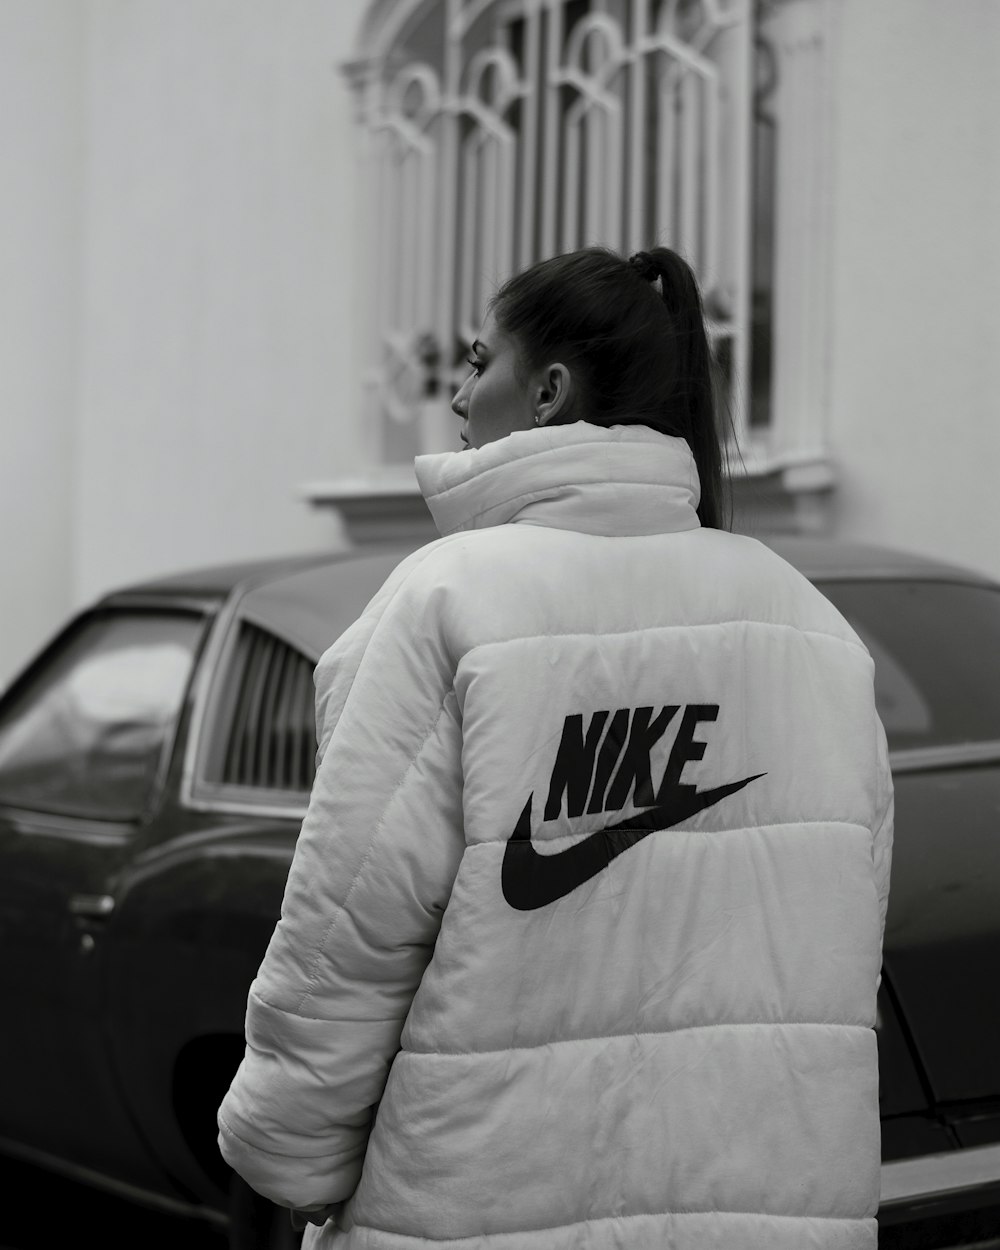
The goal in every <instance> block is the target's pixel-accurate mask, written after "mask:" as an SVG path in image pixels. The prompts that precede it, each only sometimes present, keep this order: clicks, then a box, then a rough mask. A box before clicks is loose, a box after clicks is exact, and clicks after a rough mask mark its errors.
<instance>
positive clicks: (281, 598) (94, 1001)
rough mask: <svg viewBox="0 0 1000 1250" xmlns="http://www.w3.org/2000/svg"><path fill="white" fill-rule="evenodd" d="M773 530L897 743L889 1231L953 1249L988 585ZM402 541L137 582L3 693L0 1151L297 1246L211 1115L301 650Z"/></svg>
mask: <svg viewBox="0 0 1000 1250" xmlns="http://www.w3.org/2000/svg"><path fill="white" fill-rule="evenodd" d="M767 541H768V542H769V543H770V545H771V546H773V547H774V548H775V550H777V551H778V553H779V554H780V555H782V556H784V557H785V558H786V559H788V560H789V561H790V562H791V563H792V564H794V565H795V566H796V567H797V568H798V569H799V570H800V571H801V572H802V573H803V574H805V575H806V576H807V577H809V578H810V579H811V580H812V581H813V582H814V583H815V584H816V585H817V586H818V587H819V588H820V590H821V591H822V592H823V593H824V594H825V595H827V596H828V597H829V598H830V599H831V600H832V601H833V602H834V603H835V604H836V605H837V607H838V608H840V610H841V611H842V612H843V613H844V615H845V616H846V617H847V618H848V619H849V620H850V621H851V623H852V624H853V625H854V627H855V629H856V630H857V631H858V633H859V634H860V635H861V637H862V638H863V639H864V641H865V643H866V644H867V646H868V647H869V649H870V650H871V653H872V655H873V657H874V660H875V681H876V701H877V704H878V707H879V711H880V714H881V716H882V720H883V723H884V725H885V728H886V733H887V737H888V742H889V746H890V759H891V764H892V769H893V774H894V778H895V786H896V841H895V851H894V860H893V874H892V889H891V894H890V903H889V914H888V920H887V926H886V935H885V951H884V966H883V978H882V983H881V988H880V991H879V996H878V1022H877V1036H878V1043H879V1062H880V1110H881V1120H882V1151H883V1168H882V1205H881V1208H880V1212H879V1220H880V1226H881V1239H882V1240H881V1244H882V1245H883V1246H889V1245H894V1244H895V1245H909V1244H911V1242H910V1241H909V1240H908V1239H909V1238H910V1236H911V1235H912V1233H913V1230H914V1229H915V1228H916V1227H917V1226H919V1228H920V1230H921V1237H922V1238H924V1239H923V1240H921V1241H920V1244H921V1245H950V1244H957V1240H956V1239H957V1238H959V1237H962V1238H966V1237H968V1236H973V1235H979V1234H981V1235H987V1234H988V1233H989V1232H991V1231H995V1230H996V1229H998V1228H1000V1044H998V1041H1000V1027H998V1025H1000V1019H998V1016H1000V1012H998V1007H997V993H996V980H995V978H996V976H997V970H998V968H1000V836H998V835H1000V828H998V825H1000V681H998V677H1000V658H998V657H1000V585H998V584H996V583H995V582H993V581H991V580H990V579H989V578H986V577H984V576H981V575H979V574H976V573H972V572H969V571H967V570H964V569H960V568H957V567H955V566H953V565H950V564H946V563H943V562H940V561H935V560H929V559H925V558H922V557H918V556H913V555H907V554H903V553H899V552H894V551H888V550H885V549H881V548H874V547H866V546H861V545H851V544H846V543H841V542H836V541H834V540H829V539H819V538H812V539H809V538H791V537H786V538H772V539H768V540H767ZM411 549H412V547H411V546H394V547H385V548H375V549H371V550H356V551H351V552H339V553H330V554H317V555H311V556H290V557H288V558H283V559H275V560H267V561H256V562H248V563H243V564H239V565H227V566H225V567H216V568H207V569H200V570H194V571H191V572H187V573H182V574H178V575H175V576H169V577H161V578H157V579H155V580H150V581H145V582H141V583H136V584H134V585H130V586H128V587H125V588H123V589H120V590H117V591H115V592H113V593H110V594H107V595H105V596H103V597H102V598H101V599H100V600H99V601H97V602H96V603H94V604H93V605H92V606H90V607H88V608H87V609H86V610H85V611H83V612H81V613H79V614H78V615H76V616H75V617H74V618H73V619H72V620H70V621H69V622H68V624H67V625H66V626H65V628H64V629H62V630H61V631H60V632H59V633H58V635H57V636H56V637H55V638H54V639H53V640H52V641H51V642H49V643H48V644H47V645H46V646H44V647H43V648H42V650H41V651H40V653H39V654H38V655H37V657H36V658H35V659H34V660H32V661H31V662H30V663H29V664H28V665H27V666H26V668H25V669H24V670H23V671H22V672H21V673H20V674H19V675H18V676H17V677H16V678H15V679H14V680H13V681H12V682H11V683H10V684H9V686H8V687H7V688H6V690H5V691H4V692H3V694H2V696H0V933H2V938H3V945H2V948H0V949H2V952H3V954H2V957H0V991H2V994H3V998H4V1002H5V1004H6V1011H5V1024H4V1033H3V1036H4V1058H5V1062H4V1063H3V1065H2V1066H0V1152H6V1153H7V1154H10V1155H13V1156H16V1157H19V1158H22V1159H27V1160H29V1161H32V1162H34V1163H37V1164H41V1165H42V1166H45V1167H49V1168H52V1169H55V1170H57V1171H63V1172H65V1173H68V1174H69V1175H72V1176H75V1177H77V1178H84V1179H87V1180H89V1181H91V1182H92V1183H93V1184H95V1185H102V1186H105V1187H109V1188H112V1189H115V1190H116V1191H117V1192H119V1193H127V1194H131V1195H133V1196H137V1197H142V1198H143V1199H144V1200H146V1201H149V1202H153V1203H157V1204H159V1205H161V1206H163V1207H165V1208H166V1209H171V1210H176V1211H178V1212H185V1213H192V1212H196V1213H197V1214H199V1215H201V1216H203V1217H204V1218H206V1219H208V1220H211V1221H213V1222H215V1223H216V1224H218V1225H219V1226H220V1227H225V1228H228V1229H229V1236H230V1244H231V1245H233V1246H234V1247H239V1246H245V1245H249V1244H255V1245H261V1244H264V1245H271V1246H274V1247H277V1246H281V1245H289V1244H293V1241H292V1239H293V1237H294V1234H293V1233H292V1231H291V1227H290V1222H289V1221H288V1218H287V1213H286V1212H284V1211H281V1210H279V1209H278V1208H274V1207H272V1206H270V1204H268V1203H266V1202H265V1201H264V1200H263V1199H260V1198H258V1197H257V1196H256V1195H254V1194H253V1193H252V1192H251V1191H250V1190H249V1189H248V1187H247V1186H245V1184H243V1183H242V1182H241V1181H240V1180H239V1178H237V1177H235V1176H234V1174H233V1173H231V1172H230V1170H229V1169H228V1168H227V1167H226V1165H225V1164H224V1162H223V1161H222V1159H221V1157H220V1156H219V1153H218V1149H217V1146H216V1125H215V1112H216V1108H217V1106H218V1104H219V1102H220V1101H221V1098H222V1095H223V1094H224V1092H225V1090H226V1089H227V1088H228V1085H229V1082H230V1080H231V1078H232V1076H233V1073H234V1072H235V1070H236V1067H237V1065H238V1064H239V1061H240V1059H241V1057H242V1054H243V1048H244V1039H243V1022H244V1013H245V1007H246V997H247V990H248V988H249V985H250V982H251V980H252V978H253V976H254V975H255V973H256V970H257V967H258V965H259V963H260V960H261V957H262V955H263V952H264V950H265V947H266V945H267V942H268V939H269V937H270V934H271V931H272V929H273V927H274V924H275V921H276V919H277V917H278V913H279V909H280V903H281V897H282V892H283V888H284V882H285V877H286V875H287V871H288V866H289V863H290V860H291V855H292V851H293V848H294V844H295V839H296V836H297V834H298V831H299V827H300V824H301V820H302V817H303V815H304V812H305V809H306V805H307V802H308V798H309V792H310V788H311V785H312V780H313V776H314V771H315V762H316V761H315V755H316V736H315V722H314V709H313V683H312V675H313V669H314V667H315V664H316V662H317V660H318V659H319V657H320V655H321V654H322V652H323V651H324V650H326V648H327V647H328V646H329V645H330V643H331V642H332V641H333V640H334V639H335V638H336V637H337V636H338V635H339V634H340V633H341V632H342V631H343V630H344V629H345V628H346V627H347V626H348V625H349V624H351V622H352V621H354V620H355V619H356V617H357V616H358V615H359V614H360V612H361V611H362V609H363V607H364V605H365V604H366V603H367V601H368V600H369V598H370V597H371V596H372V595H373V594H374V593H375V591H376V590H377V588H378V587H379V586H380V585H381V584H382V582H383V581H384V580H385V578H386V577H387V576H388V574H389V572H390V571H391V570H392V569H393V568H394V567H395V565H396V564H397V563H398V562H399V560H400V559H402V558H403V556H405V555H406V554H407V553H408V552H409V550H411ZM970 1230H971V1231H970ZM935 1238H937V1240H935ZM949 1238H950V1239H951V1240H949Z"/></svg>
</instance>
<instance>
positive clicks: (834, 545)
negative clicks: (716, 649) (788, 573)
mask: <svg viewBox="0 0 1000 1250" xmlns="http://www.w3.org/2000/svg"><path fill="white" fill-rule="evenodd" d="M757 537H759V538H760V541H761V542H763V543H766V544H767V545H768V546H769V547H770V548H771V549H772V550H773V551H775V552H777V554H778V555H779V556H781V557H782V558H783V559H785V560H787V561H788V563H789V564H792V565H794V566H795V568H797V569H798V570H799V572H800V573H802V574H804V575H805V576H806V577H808V578H811V579H815V580H818V581H832V580H834V579H840V578H845V577H850V578H862V579H865V578H878V579H881V578H884V577H927V578H932V579H934V580H942V581H958V582H975V583H977V584H985V585H989V584H992V582H991V579H990V578H989V577H987V576H986V574H984V573H980V572H976V571H975V570H974V569H970V568H964V567H963V566H961V565H959V564H955V563H954V562H952V561H949V560H941V559H938V558H937V557H935V556H926V555H919V554H918V553H916V552H912V551H901V550H899V549H897V548H893V547H879V546H874V545H871V544H868V543H858V542H847V541H845V540H842V539H836V538H822V537H818V536H817V537H813V536H800V535H792V534H760V535H757Z"/></svg>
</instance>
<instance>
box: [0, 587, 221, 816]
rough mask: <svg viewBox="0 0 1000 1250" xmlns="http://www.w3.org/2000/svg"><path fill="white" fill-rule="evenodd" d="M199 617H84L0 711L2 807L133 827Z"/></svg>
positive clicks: (167, 736)
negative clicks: (129, 822) (52, 813)
mask: <svg viewBox="0 0 1000 1250" xmlns="http://www.w3.org/2000/svg"><path fill="white" fill-rule="evenodd" d="M203 630H204V618H203V617H201V616H198V615H196V614H194V613H186V612H185V613H181V612H176V613H175V612H169V613H168V612H162V613H161V612H151V611H142V612H140V611H135V612H128V611H113V612H112V611H107V612H94V613H90V614H88V615H87V616H85V617H82V618H81V620H80V621H79V623H78V624H77V626H76V627H75V628H72V629H71V630H70V631H69V632H68V633H67V634H64V635H63V636H62V637H61V638H60V639H59V640H58V641H57V642H56V643H55V644H54V646H53V648H52V649H51V651H50V652H48V653H47V654H46V655H45V656H44V657H43V658H42V660H41V661H40V663H39V664H38V665H37V666H36V667H34V668H33V669H31V670H29V671H28V673H27V674H26V675H25V677H24V678H23V679H22V680H21V681H19V682H18V683H17V685H16V686H14V687H13V688H12V689H11V691H10V694H9V697H8V699H7V700H6V701H5V703H4V705H3V707H2V708H0V802H3V803H9V804H12V805H14V806H17V807H25V808H28V809H30V810H33V811H43V812H55V813H59V814H63V815H71V816H81V817H88V818H91V819H101V820H123V821H125V820H135V819H137V818H138V817H139V816H140V815H141V814H142V812H143V811H144V809H145V807H146V804H147V802H148V800H149V798H150V795H151V792H152V789H153V786H154V784H155V782H156V777H157V773H158V771H159V766H160V762H161V760H162V757H163V752H164V748H165V747H166V746H167V744H168V742H170V741H171V740H172V738H173V734H174V730H175V728H176V724H177V719H178V716H179V713H180V710H181V707H182V704H183V701H184V694H185V691H186V689H187V684H188V681H189V679H190V676H191V671H192V669H193V667H194V659H195V655H196V653H197V649H198V644H199V641H200V639H201V636H202V633H203Z"/></svg>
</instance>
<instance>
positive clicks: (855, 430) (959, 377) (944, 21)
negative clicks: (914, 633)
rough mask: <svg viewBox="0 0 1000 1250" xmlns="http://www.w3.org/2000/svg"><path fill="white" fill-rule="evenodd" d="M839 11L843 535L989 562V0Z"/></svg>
mask: <svg viewBox="0 0 1000 1250" xmlns="http://www.w3.org/2000/svg"><path fill="white" fill-rule="evenodd" d="M840 8H841V16H842V28H841V46H840V49H839V57H838V62H837V63H838V65H839V73H840V81H839V82H838V83H837V84H836V86H835V109H836V119H837V121H836V129H837V156H836V168H835V169H834V171H833V180H832V182H833V187H834V197H835V199H834V205H833V219H834V223H835V237H834V247H835V257H834V264H833V273H834V275H835V276H834V296H833V318H832V324H833V334H832V337H831V343H830V352H831V358H830V363H831V379H832V403H831V423H830V437H831V442H832V451H833V454H834V456H835V458H836V459H837V460H838V462H839V466H840V473H841V485H840V488H839V490H838V493H837V498H836V501H835V508H836V513H837V525H836V528H837V532H838V533H839V534H840V535H844V536H850V537H854V538H859V539H866V540H876V541H882V542H885V543H889V544H892V545H895V546H899V547H903V548H908V549H912V550H918V551H925V552H929V553H932V554H936V555H939V556H944V557H947V558H950V559H953V560H955V561H957V562H959V563H962V564H967V565H972V566H974V567H979V568H982V569H984V570H986V571H988V572H991V573H992V574H994V575H996V576H1000V541H998V539H1000V490H998V482H1000V383H998V371H997V367H998V363H1000V126H998V124H997V118H998V117H1000V72H998V71H1000V4H997V3H996V0H950V2H949V3H948V4H943V3H941V2H940V0H879V2H878V3H877V4H873V3H872V0H840Z"/></svg>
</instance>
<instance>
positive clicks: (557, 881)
mask: <svg viewBox="0 0 1000 1250" xmlns="http://www.w3.org/2000/svg"><path fill="white" fill-rule="evenodd" d="M417 474H418V478H419V481H420V485H421V488H422V490H423V492H424V494H425V496H426V498H427V501H428V503H429V505H430V507H431V509H432V511H433V513H434V516H435V519H436V521H437V523H438V526H439V528H440V529H441V531H442V533H443V534H444V535H445V537H444V538H442V539H440V540H438V541H437V542H434V543H431V544H429V545H428V546H426V547H424V548H422V549H421V550H420V551H418V552H416V553H415V554H414V555H413V556H411V557H409V558H408V559H407V560H405V561H404V562H403V564H402V565H401V566H400V567H399V568H398V569H397V570H396V571H395V572H394V573H393V575H392V576H391V577H390V578H389V580H388V582H387V583H386V585H385V586H384V587H383V589H382V590H381V591H380V592H379V593H378V594H377V595H376V597H375V598H374V599H373V601H372V602H371V604H370V605H369V607H368V609H367V610H366V612H365V613H364V615H363V616H362V618H361V619H360V620H359V621H358V622H357V623H356V624H355V625H354V626H352V628H351V629H349V630H348V631H347V633H346V634H344V635H343V637H341V638H340V639H339V640H338V641H337V642H336V644H335V645H334V646H332V647H331V648H330V650H329V651H327V653H326V654H325V655H324V656H323V658H322V660H321V661H320V663H319V665H318V667H317V670H316V685H317V696H318V702H317V716H318V724H319V727H320V757H319V758H320V763H319V768H318V773H317V777H316V784H315V787H314V790H313V794H312V799H311V802H310V805H309V811H308V814H307V816H306V818H305V821H304V823H303V827H302V833H301V836H300V838H299V841H298V845H297V849H296V853H295V858H294V862H293V864H292V868H291V873H290V876H289V880H288V886H287V890H286V893H285V900H284V906H283V909H282V918H281V921H280V923H279V924H278V926H277V928H276V930H275V933H274V937H273V938H272V941H271V944H270V947H269V948H268V951H267V954H266V956H265V959H264V962H263V964H262V966H261V969H260V972H259V974H258V976H257V978H256V980H255V981H254V983H253V986H252V988H251V991H250V1000H249V1006H248V1012H247V1040H248V1045H247V1052H246V1058H245V1060H244V1062H243V1065H242V1067H241V1068H240V1071H239V1073H238V1075H237V1076H236V1078H235V1080H234V1082H233V1085H232V1088H231V1089H230V1091H229V1093H228V1095H227V1096H226V1099H225V1101H224V1103H223V1105H222V1108H221V1109H220V1114H219V1123H220V1129H221V1136H220V1144H221V1148H222V1151H223V1154H224V1155H225V1157H226V1159H227V1160H228V1161H229V1162H230V1163H231V1164H232V1166H233V1167H234V1168H236V1169H237V1171H239V1172H240V1173H241V1174H242V1175H243V1176H244V1177H245V1178H246V1179H247V1180H248V1181H249V1183H250V1184H251V1185H253V1186H254V1187H255V1188H256V1189H258V1190H259V1191H260V1192H261V1193H263V1194H265V1195H267V1196H268V1197H270V1198H272V1199H273V1200H274V1201H276V1202H279V1203H282V1204H284V1205H286V1206H292V1207H300V1208H316V1207H318V1206H322V1205H324V1204H328V1203H334V1202H340V1201H343V1200H346V1199H349V1201H346V1203H345V1205H344V1206H343V1207H342V1208H340V1209H339V1210H338V1212H337V1213H336V1215H335V1217H334V1218H333V1219H331V1220H330V1221H329V1222H328V1223H327V1224H326V1225H325V1226H324V1227H323V1228H322V1229H319V1228H317V1227H314V1226H310V1228H309V1229H308V1230H307V1234H306V1245H308V1246H322V1247H328V1248H329V1250H361V1248H364V1250H416V1248H417V1247H428V1246H433V1247H436V1248H438V1250H444V1248H445V1247H448V1248H455V1250H457V1248H458V1247H462V1248H463V1250H472V1248H473V1247H475V1248H479V1250H486V1248H488V1250H501V1248H502V1250H570V1248H571V1247H572V1248H573V1250H577V1248H586V1250H610V1248H611V1247H615V1248H616V1250H619V1248H621V1250H624V1248H626V1247H627V1248H628V1250H639V1248H640V1247H641V1248H648V1250H663V1248H664V1247H668V1246H669V1247H674V1248H676V1250H687V1248H691V1250H695V1248H696V1250H708V1248H709V1247H718V1248H719V1250H744V1248H747V1247H767V1250H786V1248H787V1250H803V1248H804V1247H824V1248H826V1250H833V1248H835V1247H836V1248H837V1250H845V1248H847V1247H852V1248H854V1247H873V1246H875V1244H876V1225H875V1220H874V1218H873V1217H874V1214H875V1210H876V1207H877V1205H878V1196H879V1121H878V1071H877V1056H876V1045H875V1034H874V1032H873V1025H874V1022H875V995H876V988H877V983H878V978H879V968H880V949H881V938H882V928H883V924H884V919H885V908H886V897H887V893H888V878H889V863H890V850H891V841H892V783H891V778H890V774H889V769H888V763H887V755H886V746H885V737H884V734H883V732H882V727H881V725H880V723H879V720H878V718H877V716H876V713H875V707H874V701H873V687H872V661H871V659H870V657H869V655H868V653H867V651H866V650H865V648H864V647H863V646H862V644H861V643H860V642H859V640H858V638H857V636H856V635H855V634H854V633H853V631H852V630H851V629H850V627H849V626H848V625H847V624H846V622H845V621H844V620H843V618H842V617H841V616H840V615H839V614H838V613H837V611H836V610H835V609H834V608H833V607H832V606H831V604H830V603H829V602H828V601H827V600H826V599H825V598H824V597H823V596H822V595H821V594H819V593H818V591H816V590H815V589H814V588H813V587H812V586H811V585H810V584H809V583H808V582H807V581H806V580H805V579H804V578H803V577H802V576H801V575H800V574H799V573H798V572H796V571H795V570H794V569H792V568H791V567H790V566H789V565H788V564H787V563H785V562H784V561H782V560H781V559H779V558H778V557H777V556H776V555H774V554H773V553H772V552H771V551H770V550H769V549H768V548H767V547H765V546H763V545H762V544H760V543H758V542H756V541H754V540H753V539H750V538H745V537H738V536H735V535H732V534H728V533H723V532H720V531H716V530H706V529H701V528H700V527H699V525H698V520H697V517H696V515H695V507H696V505H697V499H698V483H697V478H696V472H695V468H694V463H693V459H692V457H691V455H690V452H689V451H688V448H687V445H686V444H685V443H683V442H682V441H680V440H678V439H671V438H666V437H663V436H661V435H659V434H657V433H655V432H654V431H652V430H649V429H647V428H644V427H620V426H619V427H614V428H613V429H610V430H604V429H598V428H596V427H594V426H592V425H586V424H577V425H570V426H563V427H558V428H553V429H539V430H528V431H524V432H519V433H515V434H513V435H511V436H509V437H508V438H505V439H502V440H500V441H498V442H495V443H492V444H490V445H488V446H486V447H483V448H481V449H479V450H475V451H471V452H456V453H446V454H443V455H438V456H424V457H420V458H418V460H417Z"/></svg>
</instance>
